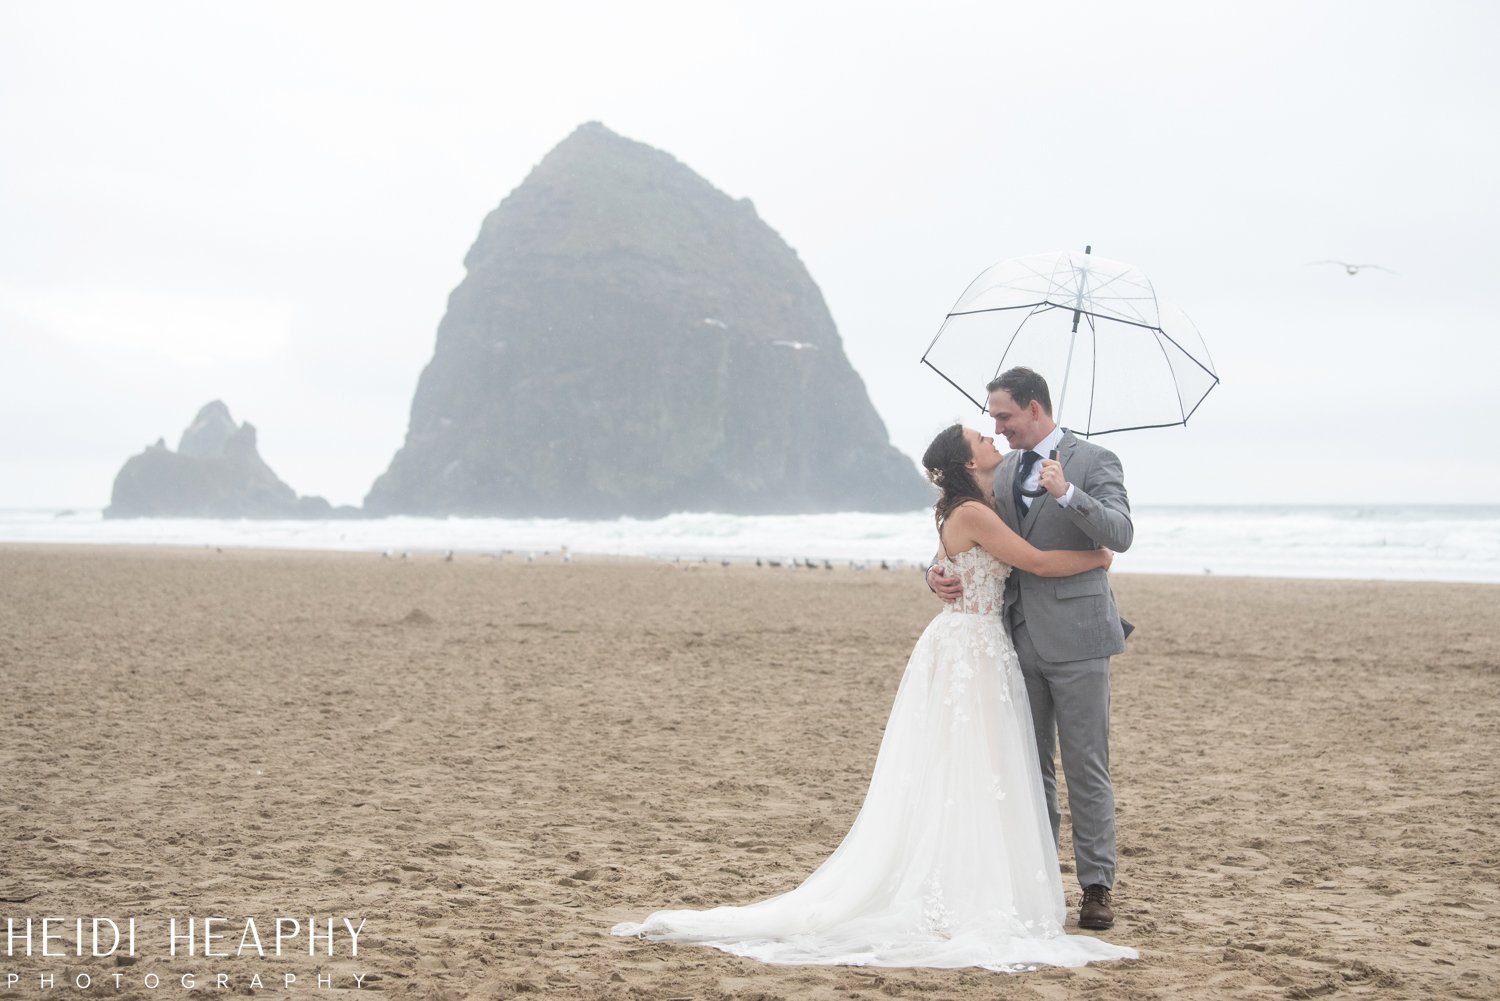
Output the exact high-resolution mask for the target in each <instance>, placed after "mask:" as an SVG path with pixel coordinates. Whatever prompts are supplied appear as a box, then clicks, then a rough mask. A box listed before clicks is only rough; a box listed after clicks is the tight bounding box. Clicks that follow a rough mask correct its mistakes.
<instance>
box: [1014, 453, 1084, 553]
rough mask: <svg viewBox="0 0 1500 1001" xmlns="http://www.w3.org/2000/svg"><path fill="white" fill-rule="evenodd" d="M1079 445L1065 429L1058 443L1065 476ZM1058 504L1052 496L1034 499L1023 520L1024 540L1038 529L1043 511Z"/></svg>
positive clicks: (1058, 458) (1058, 455) (1058, 457)
mask: <svg viewBox="0 0 1500 1001" xmlns="http://www.w3.org/2000/svg"><path fill="white" fill-rule="evenodd" d="M1077 444H1078V439H1077V438H1076V437H1074V435H1073V432H1071V431H1069V430H1067V429H1066V428H1064V429H1063V436H1062V440H1061V441H1059V442H1058V443H1057V461H1058V462H1060V463H1062V467H1063V475H1065V476H1066V475H1067V472H1068V463H1069V462H1072V461H1073V449H1074V447H1075V446H1076V445H1077ZM1056 503H1057V501H1055V500H1053V498H1052V495H1051V494H1042V495H1041V496H1040V497H1034V498H1032V500H1031V507H1030V508H1029V509H1028V510H1027V512H1026V517H1024V518H1022V519H1021V537H1022V538H1023V539H1024V538H1027V537H1029V536H1030V535H1031V530H1032V529H1033V528H1035V527H1036V523H1037V521H1038V520H1039V519H1040V518H1041V516H1042V509H1043V508H1047V507H1051V506H1053V505H1055V504H1056Z"/></svg>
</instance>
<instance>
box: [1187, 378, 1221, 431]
mask: <svg viewBox="0 0 1500 1001" xmlns="http://www.w3.org/2000/svg"><path fill="white" fill-rule="evenodd" d="M1218 384H1219V377H1218V376H1214V381H1213V382H1212V383H1211V384H1210V385H1209V387H1208V388H1207V389H1205V390H1204V391H1203V395H1202V396H1200V397H1198V402H1197V403H1195V404H1193V409H1191V410H1189V411H1188V412H1187V413H1186V414H1184V415H1183V418H1182V423H1183V424H1184V425H1186V424H1187V422H1188V418H1189V417H1191V416H1193V415H1194V414H1196V413H1197V412H1198V408H1199V407H1201V406H1203V401H1204V400H1206V399H1208V394H1209V393H1212V392H1213V391H1214V387H1215V386H1217V385H1218Z"/></svg>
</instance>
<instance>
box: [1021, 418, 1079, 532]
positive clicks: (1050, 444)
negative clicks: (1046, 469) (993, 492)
mask: <svg viewBox="0 0 1500 1001" xmlns="http://www.w3.org/2000/svg"><path fill="white" fill-rule="evenodd" d="M1062 439H1063V429H1062V428H1061V427H1055V428H1053V429H1052V433H1051V434H1049V435H1047V437H1045V438H1043V439H1042V440H1041V441H1039V442H1037V443H1036V444H1035V445H1034V446H1032V448H1031V449H1030V451H1033V452H1035V453H1036V454H1037V455H1040V456H1041V457H1042V458H1043V459H1045V458H1048V457H1049V456H1051V455H1052V450H1053V449H1054V448H1057V447H1058V446H1059V445H1061V444H1062ZM1041 482H1042V464H1041V463H1040V462H1035V463H1032V466H1031V472H1029V473H1027V474H1026V479H1024V480H1022V481H1021V489H1023V490H1035V489H1037V486H1038V484H1040V483H1041ZM1037 500H1041V498H1040V497H1027V496H1026V495H1025V494H1022V495H1021V503H1022V504H1025V505H1026V510H1028V511H1030V510H1031V504H1032V501H1037ZM1053 500H1055V501H1057V503H1058V504H1059V505H1061V506H1062V507H1067V506H1068V504H1069V503H1071V502H1072V500H1073V484H1071V483H1069V484H1068V490H1067V492H1066V493H1064V494H1063V495H1062V496H1061V497H1054V498H1053Z"/></svg>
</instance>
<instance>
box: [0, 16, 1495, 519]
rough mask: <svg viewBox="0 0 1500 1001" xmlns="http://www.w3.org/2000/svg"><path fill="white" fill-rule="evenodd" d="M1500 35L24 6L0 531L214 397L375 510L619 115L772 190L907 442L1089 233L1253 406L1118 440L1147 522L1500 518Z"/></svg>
mask: <svg viewBox="0 0 1500 1001" xmlns="http://www.w3.org/2000/svg"><path fill="white" fill-rule="evenodd" d="M1497 22H1500V15H1497V14H1496V13H1495V12H1494V8H1493V7H1491V6H1489V5H1482V4H1478V3H1435V4H1429V5H1424V6H1422V7H1421V8H1417V7H1413V6H1411V5H1407V4H1396V3H1354V2H1350V3H1320V4H1302V3H1261V4H1255V5H1249V4H1245V5H1238V6H1236V7H1234V8H1227V7H1225V6H1223V5H1217V4H1212V5H1210V4H1192V3H1152V4H1132V5H1122V4H1105V3H1097V4H1094V3H1070V4H1052V5H1035V6H1027V7H1022V6H1019V5H1013V4H1003V3H993V2H990V3H923V4H920V5H917V4H871V3H830V4H818V5H806V4H792V3H764V2H759V3H753V4H751V3H743V4H734V3H726V4H689V3H681V4H676V3H646V4H635V5H617V4H607V3H557V4H551V5H545V6H543V5H528V6H526V7H524V8H523V7H522V6H521V5H497V4H480V3H425V4H422V5H416V4H409V5H407V4H385V3H367V2H360V3H318V4H293V3H255V4H238V5H236V4H214V5H204V4H194V3H132V4H129V5H111V4H102V3H101V4H92V3H88V4H85V3H48V4H30V5H21V4H9V5H6V6H4V7H0V130H3V134H4V135H5V137H6V141H5V154H4V155H3V156H0V232H3V233H4V239H3V241H0V507H11V508H14V507H41V506H75V507H101V506H103V505H104V504H105V503H107V502H108V499H109V489H110V484H111V482H112V479H113V476H114V474H115V472H116V471H117V470H118V469H119V467H120V465H121V464H122V463H123V462H124V460H125V459H126V458H127V457H128V456H129V455H132V454H134V453H136V452H138V451H140V450H141V449H142V448H143V447H144V446H146V445H147V444H149V443H150V442H153V441H155V440H156V439H157V438H158V437H165V438H166V439H167V441H168V443H169V444H170V445H172V446H174V447H175V445H176V442H177V437H178V435H179V434H180V433H181V431H182V429H183V428H184V427H185V426H186V425H187V423H188V422H189V421H190V420H191V418H192V416H193V415H194V414H195V413H196V412H197V410H198V408H199V407H200V406H201V405H202V404H203V403H205V402H207V401H209V400H211V399H215V398H218V399H223V400H224V401H225V402H226V403H228V404H229V406H230V408H231V410H232V412H233V414H234V416H235V418H236V419H237V420H249V421H251V422H252V423H254V424H255V425H256V427H257V428H258V429H259V433H260V450H261V454H262V455H263V457H264V458H265V459H266V461H267V462H268V463H269V464H270V466H271V467H272V468H273V469H274V470H275V471H276V472H277V473H278V474H279V475H280V476H281V478H282V479H283V480H285V481H286V482H288V483H289V484H290V485H291V486H292V487H293V488H294V489H295V490H297V491H298V492H299V493H303V494H321V495H323V496H325V497H327V498H328V499H329V500H331V501H333V502H334V503H335V504H341V503H349V504H358V503H359V502H360V501H361V500H362V498H363V496H364V493H365V491H366V490H367V489H368V488H369V485H370V483H371V482H372V481H373V479H374V478H375V477H376V476H377V475H378V474H379V473H381V472H382V471H384V469H385V467H386V465H387V463H388V462H389V460H390V457H391V455H392V453H393V452H394V451H395V450H396V448H397V447H399V445H400V444H401V441H402V439H403V436H404V433H405V429H406V421H407V415H408V408H409V405H410V402H411V397H412V393H413V390H414V388H415V384H416V380H417V376H418V374H419V373H420V372H421V369H422V367H423V365H425V364H426V362H427V360H428V359H429V358H430V357H431V353H432V349H433V343H434V337H435V332H436V328H437V324H438V321H439V319H440V318H441V316H442V314H443V309H444V304H445V300H446V297H447V295H448V293H449V291H450V290H451V289H452V288H453V287H454V286H455V285H456V284H457V283H458V282H459V281H460V279H461V278H462V276H463V270H462V264H461V262H462V258H463V255H464V253H465V251H466V250H467V249H468V247H469V245H470V243H471V242H472V241H473V239H474V237H475V235H476V234H477V232H478V228H479V223H480V221H481V219H482V218H483V217H484V215H485V213H487V212H488V211H489V210H490V209H492V208H493V207H494V206H495V205H496V204H497V203H498V202H499V201H500V199H501V198H503V197H504V196H505V195H506V194H507V193H508V192H509V191H510V190H511V189H513V188H514V187H515V186H516V185H517V184H519V183H520V181H521V180H522V179H523V178H524V177H525V175H526V173H527V172H528V170H529V169H530V168H531V167H532V166H533V165H534V164H535V163H536V162H537V161H538V160H539V159H541V157H542V156H544V155H545V154H546V153H547V151H548V150H549V149H551V147H552V146H553V145H555V144H556V143H557V142H559V141H560V140H562V139H563V138H564V137H565V136H566V135H567V134H568V133H569V132H571V131H572V129H573V128H575V127H576V126H577V125H579V124H580V123H582V122H585V121H590V120H598V121H602V122H604V123H605V124H606V125H607V126H609V127H610V128H611V129H613V130H615V131H616V132H619V133H621V134H622V135H625V136H628V137H630V138H632V139H637V140H640V141H642V142H645V143H648V144H650V145H652V146H655V147H657V148H660V149H663V150H666V151H667V152H669V153H671V154H672V155H674V156H675V157H677V158H678V159H680V160H682V161H683V162H684V163H686V164H687V165H688V166H689V167H691V168H692V169H694V170H695V171H697V172H698V173H700V174H701V175H703V176H704V177H705V178H706V179H707V180H708V181H710V182H711V183H713V184H714V185H716V186H717V187H719V188H720V189H721V190H723V191H725V192H727V193H728V194H730V195H732V196H734V197H736V198H740V197H748V198H750V199H751V200H752V201H753V202H754V203H755V205H756V208H757V211H758V212H759V214H760V215H761V217H762V218H763V219H765V220H766V221H767V222H768V223H769V224H770V225H771V226H772V227H773V228H775V229H776V230H777V231H778V232H779V233H780V234H781V235H782V236H783V237H784V238H785V239H786V240H787V242H788V243H789V244H790V245H791V246H792V247H794V248H795V249H796V251H797V252H798V254H799V255H800V257H801V258H802V260H803V261H804V262H805V263H806V265H807V267H808V269H809V270H810V272H811V273H812V275H813V278H814V279H815V280H816V281H817V282H818V284H819V286H820V287H821V289H822V290H823V293H824V295H825V297H826V299H827V301H828V305H829V308H830V310H831V312H832V314H833V316H834V319H835V321H836V322H837V324H838V327H839V331H840V334H841V336H842V338H843V341H844V346H845V350H846V352H847V354H848V356H849V358H850V360H851V361H852V363H853V365H854V367H855V368H856V370H858V371H859V373H860V374H861V376H862V377H863V378H864V381H865V383H866V386H867V388H868V390H869V393H870V396H871V399H872V400H873V402H874V404H875V406H876V408H877V410H878V411H879V412H880V414H881V415H882V417H883V418H884V420H885V422H886V425H887V428H888V429H889V431H890V433H891V437H892V440H893V442H894V443H895V444H896V445H897V446H898V447H899V448H901V449H902V450H903V451H905V452H906V453H908V454H909V455H917V454H920V452H921V450H922V447H923V446H924V445H925V443H926V442H927V440H928V439H929V438H930V436H931V434H932V433H933V432H934V431H936V430H937V429H938V428H940V427H941V426H942V425H943V424H944V423H946V422H947V421H949V420H951V419H953V418H954V417H967V418H971V419H972V418H975V417H976V415H973V414H972V413H971V411H970V410H968V409H966V407H965V404H964V401H963V400H962V399H961V398H960V397H959V396H958V394H957V393H956V392H954V390H953V389H952V388H950V387H949V386H947V385H946V384H945V383H943V382H942V381H941V380H940V379H938V378H937V377H936V376H934V375H933V373H931V372H930V371H928V370H926V369H925V368H922V367H921V366H919V364H918V359H919V358H920V356H921V354H922V351H923V349H924V348H925V347H926V346H927V344H928V342H929V340H930V339H931V338H932V335H933V334H934V333H935V332H936V330H937V328H938V326H939V324H940V323H941V321H942V319H943V316H944V314H945V313H946V311H947V310H948V308H949V307H950V306H951V305H952V303H953V301H954V300H955V299H956V298H957V297H958V295H959V293H960V292H962V291H963V289H964V287H965V286H966V285H967V284H968V282H969V281H970V280H971V279H972V278H973V277H974V276H975V275H976V274H977V273H978V272H980V271H981V270H982V269H983V268H985V267H987V266H988V265H990V264H992V263H994V262H995V261H998V260H1001V259H1003V258H1008V257H1013V256H1018V255H1022V254H1029V253H1036V252H1042V251H1049V250H1059V249H1065V248H1073V249H1077V248H1081V247H1082V246H1084V245H1085V244H1092V246H1093V247H1094V251H1095V252H1096V253H1098V254H1101V255H1104V256H1107V257H1110V258H1113V259H1116V260H1122V261H1129V262H1131V263H1133V264H1135V265H1137V266H1138V267H1140V268H1141V269H1142V270H1143V271H1145V272H1146V274H1148V275H1149V276H1151V278H1152V279H1153V281H1154V282H1155V283H1156V286H1157V287H1158V288H1159V289H1160V290H1161V291H1162V292H1163V293H1164V294H1166V295H1168V296H1170V297H1171V298H1172V299H1173V300H1174V301H1175V302H1177V303H1178V304H1180V305H1181V306H1182V307H1183V308H1185V309H1186V310H1187V311H1188V312H1189V313H1190V314H1191V315H1192V317H1193V319H1194V321H1195V322H1196V324H1197V326H1198V328H1199V329H1200V330H1201V331H1202V333H1203V336H1204V339H1205V340H1206V341H1207V343H1208V346H1209V349H1210V350H1211V351H1212V353H1213V359H1214V362H1215V363H1216V367H1217V368H1218V371H1219V374H1220V376H1221V377H1222V379H1223V383H1222V385H1221V386H1219V387H1218V388H1217V389H1216V390H1215V391H1214V392H1213V393H1212V394H1211V395H1210V396H1209V398H1208V400H1207V401H1206V402H1205V403H1204V404H1203V406H1202V407H1201V409H1200V410H1199V412H1198V414H1197V415H1196V416H1195V417H1194V418H1193V420H1192V422H1191V423H1190V424H1189V425H1188V426H1187V427H1186V428H1175V429H1170V430H1156V431H1146V432H1139V433H1133V434H1129V435H1118V436H1110V437H1109V438H1107V439H1103V441H1105V442H1106V443H1108V444H1109V445H1110V446H1111V447H1112V448H1115V449H1116V450H1117V451H1119V453H1120V454H1121V456H1122V457H1123V458H1124V460H1125V462H1126V469H1127V478H1128V482H1129V485H1130V488H1131V494H1132V498H1133V499H1134V500H1135V501H1136V502H1137V503H1142V502H1145V503H1172V502H1185V503H1189V502H1190V503H1204V502H1207V503H1241V502H1267V501H1290V502H1325V501H1328V502H1332V501H1339V502H1358V503H1379V502H1465V501H1491V502H1493V501H1495V500H1497V499H1500V458H1497V456H1500V450H1497V449H1496V448H1495V447H1494V445H1493V444H1491V442H1490V440H1489V428H1488V422H1487V418H1488V417H1489V412H1490V409H1491V405H1490V404H1489V403H1486V402H1485V401H1487V400H1493V399H1494V396H1495V391H1494V389H1493V388H1492V386H1491V382H1492V381H1493V379H1494V377H1495V376H1494V374H1495V372H1496V369H1497V363H1500V348H1497V346H1496V337H1495V328H1496V322H1495V320H1494V318H1493V317H1492V316H1491V314H1490V312H1489V306H1490V304H1489V302H1488V298H1489V295H1488V293H1489V291H1490V289H1491V288H1492V286H1493V283H1494V271H1495V269H1494V265H1495V264H1496V259H1497V256H1500V255H1497V252H1496V250H1495V249H1494V240H1495V236H1494V234H1495V231H1496V228H1497V227H1496V223H1497V222H1500V218H1497V217H1500V208H1497V199H1496V197H1495V195H1494V177H1495V176H1496V172H1497V170H1496V160H1497V152H1500V138H1497V137H1500V129H1497V127H1496V124H1497V121H1500V72H1497V70H1496V69H1495V68H1494V61H1493V59H1492V58H1491V53H1490V51H1489V49H1490V47H1491V42H1492V40H1493V39H1494V38H1495V37H1497V28H1500V23H1497ZM1327 258H1337V259H1342V260H1347V261H1353V262H1356V263H1373V264H1378V265H1382V266H1383V267H1385V268H1388V269H1390V270H1391V271H1393V272H1395V273H1394V274H1392V273H1386V272H1383V271H1373V270H1366V271H1362V272H1361V273H1359V274H1357V275H1353V276H1351V275H1348V274H1346V273H1345V272H1344V271H1343V270H1342V269H1340V268H1338V267H1337V266H1334V265H1310V264H1308V262H1311V261H1320V260H1323V259H1327ZM1065 416H1066V415H1065ZM976 423H977V420H976Z"/></svg>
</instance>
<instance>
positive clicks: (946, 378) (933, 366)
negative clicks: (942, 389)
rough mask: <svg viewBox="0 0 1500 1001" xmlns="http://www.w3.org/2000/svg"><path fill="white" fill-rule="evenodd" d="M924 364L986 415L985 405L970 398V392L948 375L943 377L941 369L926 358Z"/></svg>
mask: <svg viewBox="0 0 1500 1001" xmlns="http://www.w3.org/2000/svg"><path fill="white" fill-rule="evenodd" d="M922 364H923V365H926V366H927V367H928V368H930V369H932V370H933V371H934V372H936V373H937V374H938V375H940V376H942V379H943V381H944V382H946V383H947V384H948V385H950V386H952V387H953V388H954V389H956V390H958V391H959V393H960V394H962V395H963V398H964V399H966V400H968V401H969V402H970V403H972V404H974V405H975V406H976V407H978V408H979V412H980V413H984V404H982V403H980V402H979V401H978V400H976V399H974V397H972V396H970V395H969V393H968V391H967V390H966V389H964V387H962V386H960V385H959V384H958V383H956V382H954V381H953V380H952V379H950V378H948V377H947V376H946V375H943V372H942V370H941V369H939V368H938V367H937V366H936V365H934V364H933V363H932V362H930V361H928V360H927V358H926V357H925V356H924V357H923V358H922Z"/></svg>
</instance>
